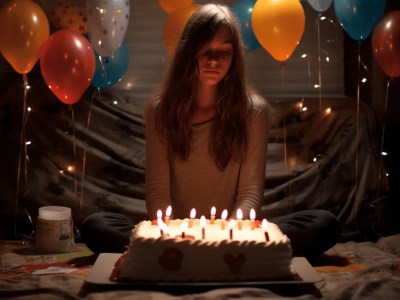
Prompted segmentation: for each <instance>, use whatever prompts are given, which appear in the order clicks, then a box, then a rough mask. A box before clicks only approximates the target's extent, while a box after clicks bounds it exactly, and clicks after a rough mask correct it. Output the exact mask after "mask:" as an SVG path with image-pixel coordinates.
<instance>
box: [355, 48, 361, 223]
mask: <svg viewBox="0 0 400 300" xmlns="http://www.w3.org/2000/svg"><path fill="white" fill-rule="evenodd" d="M360 47H361V42H359V43H358V70H357V74H358V76H357V78H358V80H357V110H356V111H357V113H356V153H355V156H356V161H355V192H354V197H355V214H356V220H358V218H357V216H358V203H359V201H360V199H358V197H359V193H358V147H359V144H358V143H359V122H360V75H361V49H360ZM356 227H357V228H358V221H356Z"/></svg>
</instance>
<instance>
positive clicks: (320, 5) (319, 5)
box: [307, 0, 368, 12]
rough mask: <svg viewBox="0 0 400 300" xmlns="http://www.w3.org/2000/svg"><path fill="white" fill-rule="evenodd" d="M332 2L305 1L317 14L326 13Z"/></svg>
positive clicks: (327, 0) (320, 0)
mask: <svg viewBox="0 0 400 300" xmlns="http://www.w3.org/2000/svg"><path fill="white" fill-rule="evenodd" d="M332 1H333V0H307V2H308V3H309V4H310V5H311V7H312V8H313V9H314V10H316V11H318V12H323V11H326V10H327V9H328V8H329V6H331V4H332ZM367 1H368V0H367Z"/></svg>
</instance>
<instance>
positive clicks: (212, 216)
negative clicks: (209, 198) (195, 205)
mask: <svg viewBox="0 0 400 300" xmlns="http://www.w3.org/2000/svg"><path fill="white" fill-rule="evenodd" d="M216 212H217V209H216V208H215V206H213V207H211V217H210V224H214V220H215V213H216Z"/></svg>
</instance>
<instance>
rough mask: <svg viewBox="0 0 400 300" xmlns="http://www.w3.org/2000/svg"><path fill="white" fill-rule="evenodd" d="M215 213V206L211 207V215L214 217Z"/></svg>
mask: <svg viewBox="0 0 400 300" xmlns="http://www.w3.org/2000/svg"><path fill="white" fill-rule="evenodd" d="M216 212H217V209H216V208H215V206H213V207H211V215H212V216H215V213H216Z"/></svg>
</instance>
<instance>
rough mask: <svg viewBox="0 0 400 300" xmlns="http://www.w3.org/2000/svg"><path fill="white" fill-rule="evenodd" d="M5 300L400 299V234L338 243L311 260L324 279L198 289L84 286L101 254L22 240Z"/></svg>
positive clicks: (1, 293) (1, 279) (6, 251)
mask: <svg viewBox="0 0 400 300" xmlns="http://www.w3.org/2000/svg"><path fill="white" fill-rule="evenodd" d="M0 254H1V256H0V266H1V270H0V298H2V299H28V300H30V299H32V300H33V299H35V300H36V299H49V300H50V299H51V300H64V299H65V300H67V299H87V300H91V299H96V300H97V299H104V300H106V299H122V300H125V299H171V300H172V299H174V300H181V299H182V300H183V299H185V300H192V299H371V300H372V299H374V300H375V299H385V300H387V299H399V297H400V235H392V236H388V237H382V238H380V239H379V240H378V241H377V242H376V243H373V242H346V243H338V244H336V245H335V246H334V247H333V248H332V249H330V250H329V251H328V252H326V253H325V255H323V256H321V257H320V258H318V259H316V260H315V261H311V262H310V263H311V265H312V266H313V268H314V269H315V270H316V272H317V273H318V275H319V276H320V278H321V281H319V282H317V283H314V284H309V285H308V284H307V285H298V286H296V285H291V284H288V285H276V286H274V285H266V286H240V285H232V286H223V287H215V286H214V287H208V288H204V287H198V288H196V286H191V287H190V288H185V287H184V286H179V285H177V286H174V287H169V288H165V287H164V288H163V287H160V286H156V285H155V286H153V287H149V288H147V289H143V288H141V289H137V288H135V286H129V285H128V286H115V285H113V286H111V285H100V284H99V285H93V284H88V283H87V282H85V279H86V277H87V276H88V274H89V273H90V271H91V269H92V266H93V264H94V263H95V261H96V256H95V255H93V253H91V252H90V251H89V250H88V249H87V248H86V247H85V246H84V245H83V244H77V247H76V250H75V251H74V252H71V253H67V254H60V255H38V254H35V253H33V252H32V250H31V247H30V246H29V245H24V244H23V243H22V242H20V241H3V242H1V244H0Z"/></svg>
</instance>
